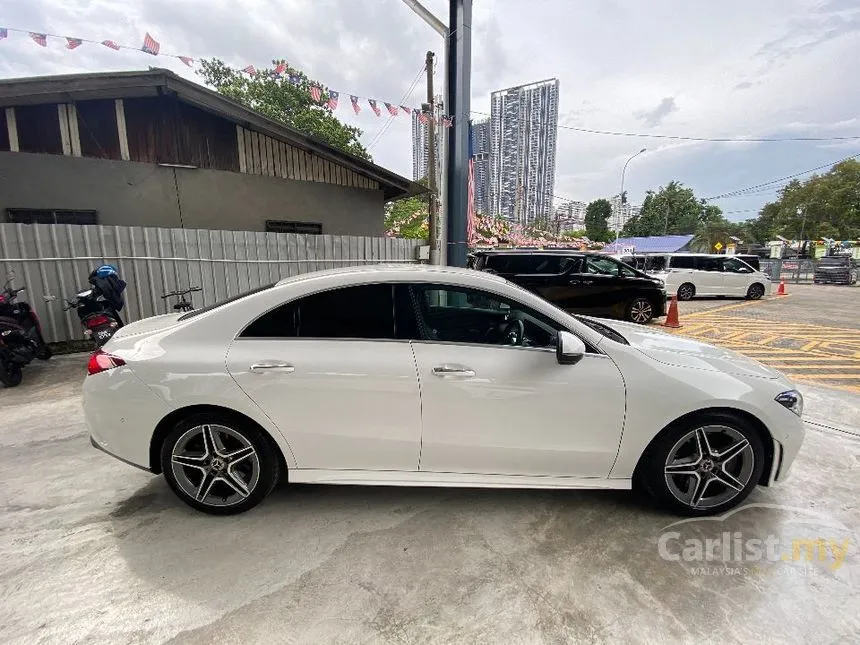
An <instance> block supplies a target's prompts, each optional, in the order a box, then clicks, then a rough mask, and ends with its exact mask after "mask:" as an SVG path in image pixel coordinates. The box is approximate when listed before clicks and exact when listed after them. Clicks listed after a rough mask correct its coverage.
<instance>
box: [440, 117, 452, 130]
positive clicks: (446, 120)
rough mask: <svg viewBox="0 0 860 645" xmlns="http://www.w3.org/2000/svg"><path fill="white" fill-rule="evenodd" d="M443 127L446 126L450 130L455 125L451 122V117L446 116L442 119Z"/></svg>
mask: <svg viewBox="0 0 860 645" xmlns="http://www.w3.org/2000/svg"><path fill="white" fill-rule="evenodd" d="M442 125H444V126H445V127H446V128H450V127H451V126H452V125H454V122H453V121H452V120H451V117H448V116H444V117H442Z"/></svg>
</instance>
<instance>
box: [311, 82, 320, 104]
mask: <svg viewBox="0 0 860 645" xmlns="http://www.w3.org/2000/svg"><path fill="white" fill-rule="evenodd" d="M311 98H312V99H313V100H314V101H316V102H317V103H319V102H320V99H321V98H322V92H321V91H320V86H319V85H311Z"/></svg>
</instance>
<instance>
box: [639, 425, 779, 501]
mask: <svg viewBox="0 0 860 645" xmlns="http://www.w3.org/2000/svg"><path fill="white" fill-rule="evenodd" d="M764 454H765V451H764V445H763V443H762V439H761V436H760V435H759V433H758V432H757V431H756V429H755V428H753V427H752V426H751V425H750V424H749V423H747V422H746V421H745V420H744V419H742V418H741V417H739V416H735V415H732V414H725V413H719V414H703V415H700V416H697V417H695V418H693V419H691V420H688V421H685V422H682V423H679V424H677V425H675V426H674V427H671V428H670V429H669V430H668V431H666V432H664V433H663V434H662V435H661V436H659V437H658V438H657V439H656V440H655V442H654V443H653V444H652V445H651V446H649V448H648V451H647V452H646V454H645V455H644V456H643V463H642V466H643V467H642V469H641V473H639V475H641V481H642V483H643V484H644V486H645V488H646V489H647V490H648V491H649V492H650V493H651V494H652V495H653V496H654V497H655V498H656V499H657V501H658V502H660V503H661V504H662V505H663V506H666V507H668V508H670V509H672V510H674V511H675V512H677V513H680V514H682V515H691V516H701V515H715V514H718V513H722V512H724V511H727V510H728V509H730V508H732V507H734V506H736V505H737V504H740V503H741V502H742V501H743V500H744V499H745V498H746V497H747V495H749V494H750V493H751V492H752V489H753V488H755V486H756V485H757V484H758V482H759V479H760V478H761V474H762V470H763V468H764Z"/></svg>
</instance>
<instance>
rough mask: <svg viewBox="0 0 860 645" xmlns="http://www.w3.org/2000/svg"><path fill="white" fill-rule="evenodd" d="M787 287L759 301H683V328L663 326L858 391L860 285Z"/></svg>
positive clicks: (794, 375) (796, 375) (791, 373)
mask: <svg viewBox="0 0 860 645" xmlns="http://www.w3.org/2000/svg"><path fill="white" fill-rule="evenodd" d="M774 291H775V290H774ZM787 291H788V295H786V296H770V297H767V298H764V299H762V300H757V301H749V300H728V299H716V298H712V299H695V300H692V301H689V302H682V303H679V315H680V321H681V325H682V327H681V328H680V329H669V328H663V329H665V330H666V331H670V332H672V333H676V334H679V335H681V336H686V337H690V338H696V339H698V340H702V341H705V342H707V343H711V344H714V345H719V346H721V347H726V348H729V349H733V350H735V351H738V352H740V353H742V354H746V355H748V356H750V357H752V358H755V359H756V360H758V361H761V362H762V363H764V364H765V365H768V366H771V367H773V368H775V369H778V370H780V371H781V372H783V373H784V374H786V375H787V376H788V377H789V378H791V379H793V380H795V381H797V382H799V383H806V382H809V383H812V384H815V385H821V386H825V387H829V388H833V389H837V390H844V391H848V392H852V393H855V394H860V288H858V287H840V286H833V285H794V284H789V285H787ZM661 322H662V321H661ZM654 324H659V323H654Z"/></svg>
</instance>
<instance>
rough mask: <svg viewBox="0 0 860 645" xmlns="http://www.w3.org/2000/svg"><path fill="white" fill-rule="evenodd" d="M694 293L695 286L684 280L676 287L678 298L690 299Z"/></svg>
mask: <svg viewBox="0 0 860 645" xmlns="http://www.w3.org/2000/svg"><path fill="white" fill-rule="evenodd" d="M695 295H696V287H695V286H693V285H692V284H690V283H689V282H685V283H684V284H682V285H681V286H680V287H678V300H692V299H693V297H694V296H695Z"/></svg>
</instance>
